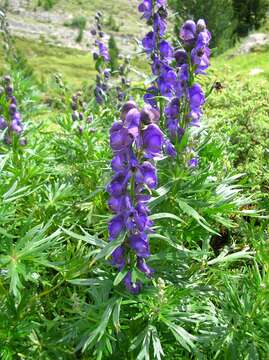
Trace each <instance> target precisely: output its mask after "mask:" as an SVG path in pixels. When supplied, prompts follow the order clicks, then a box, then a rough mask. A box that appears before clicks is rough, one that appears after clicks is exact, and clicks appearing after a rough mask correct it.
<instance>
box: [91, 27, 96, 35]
mask: <svg viewBox="0 0 269 360" xmlns="http://www.w3.org/2000/svg"><path fill="white" fill-rule="evenodd" d="M91 34H92V35H93V36H95V35H96V34H97V32H96V30H95V29H94V28H92V29H91Z"/></svg>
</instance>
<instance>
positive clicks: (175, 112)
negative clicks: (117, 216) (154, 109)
mask: <svg viewBox="0 0 269 360" xmlns="http://www.w3.org/2000/svg"><path fill="white" fill-rule="evenodd" d="M179 101H180V100H179V98H177V97H175V98H173V99H172V100H171V101H170V102H169V104H168V105H167V106H166V108H165V115H166V117H167V118H169V119H176V118H178V116H179V112H180V105H179Z"/></svg>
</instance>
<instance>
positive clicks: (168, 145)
mask: <svg viewBox="0 0 269 360" xmlns="http://www.w3.org/2000/svg"><path fill="white" fill-rule="evenodd" d="M164 150H165V152H166V154H167V155H168V156H170V157H173V158H175V157H176V156H177V152H176V149H175V147H174V145H173V144H172V143H171V141H169V140H166V142H165V144H164Z"/></svg>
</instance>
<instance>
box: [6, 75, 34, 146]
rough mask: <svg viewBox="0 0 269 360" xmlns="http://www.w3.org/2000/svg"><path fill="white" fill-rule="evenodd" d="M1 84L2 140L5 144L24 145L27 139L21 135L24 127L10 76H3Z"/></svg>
mask: <svg viewBox="0 0 269 360" xmlns="http://www.w3.org/2000/svg"><path fill="white" fill-rule="evenodd" d="M3 85H4V87H1V88H0V97H1V99H2V100H3V101H1V103H2V105H1V107H0V132H1V133H2V135H3V141H4V143H5V144H6V145H17V144H19V145H21V146H25V145H26V143H27V141H26V139H25V138H24V137H22V135H23V130H24V129H23V124H22V121H21V114H20V112H19V110H18V106H17V100H16V97H15V96H14V93H13V91H14V90H13V86H12V82H11V78H10V76H5V77H4V78H3Z"/></svg>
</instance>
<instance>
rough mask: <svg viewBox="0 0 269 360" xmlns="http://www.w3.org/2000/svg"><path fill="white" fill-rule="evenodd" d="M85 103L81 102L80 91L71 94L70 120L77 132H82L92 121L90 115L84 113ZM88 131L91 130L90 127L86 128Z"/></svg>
mask: <svg viewBox="0 0 269 360" xmlns="http://www.w3.org/2000/svg"><path fill="white" fill-rule="evenodd" d="M86 108H87V104H86V103H85V102H83V99H82V93H81V92H80V91H78V92H77V93H75V94H74V95H73V96H72V102H71V109H72V115H71V117H72V120H73V122H74V125H75V127H76V128H77V129H78V131H79V133H80V134H82V133H83V131H85V129H87V127H88V126H89V125H90V124H91V123H92V121H93V117H92V115H87V114H86ZM88 131H89V132H92V131H93V129H92V128H91V127H89V128H88Z"/></svg>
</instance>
